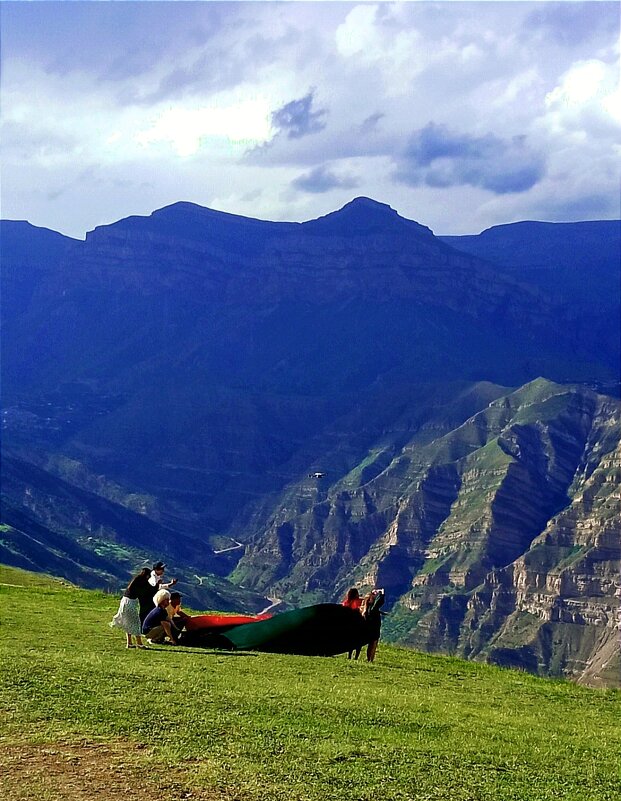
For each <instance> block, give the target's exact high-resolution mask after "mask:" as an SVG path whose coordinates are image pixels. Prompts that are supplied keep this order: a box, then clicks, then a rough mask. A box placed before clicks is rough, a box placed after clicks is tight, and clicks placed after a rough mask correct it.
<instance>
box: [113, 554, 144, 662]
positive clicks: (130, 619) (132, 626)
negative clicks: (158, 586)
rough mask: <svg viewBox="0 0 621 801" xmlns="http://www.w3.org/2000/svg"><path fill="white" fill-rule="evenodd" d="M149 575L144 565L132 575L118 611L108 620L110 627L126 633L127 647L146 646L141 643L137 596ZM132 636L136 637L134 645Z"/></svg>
mask: <svg viewBox="0 0 621 801" xmlns="http://www.w3.org/2000/svg"><path fill="white" fill-rule="evenodd" d="M150 575H151V571H150V570H149V568H148V567H145V568H143V570H141V571H140V573H139V574H138V575H137V576H134V578H133V579H132V580H131V581H130V582H129V584H128V585H127V589H126V590H125V592H124V593H123V597H122V598H121V603H120V604H119V611H118V612H117V613H116V615H115V616H114V617H113V618H112V620H111V621H110V627H111V628H119V629H123V631H124V632H125V634H126V635H127V648H146V647H147V646H146V645H143V644H142V637H141V625H140V614H139V602H138V597H139V595H140V589H141V587H142V585H143V584H145V583H146V582H148V580H149V576H150ZM132 637H135V638H136V645H134V644H133V643H132Z"/></svg>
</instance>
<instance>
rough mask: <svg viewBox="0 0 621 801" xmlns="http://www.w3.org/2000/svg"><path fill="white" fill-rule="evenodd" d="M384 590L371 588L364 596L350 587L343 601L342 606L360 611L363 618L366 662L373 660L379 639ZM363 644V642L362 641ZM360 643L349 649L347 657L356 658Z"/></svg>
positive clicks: (358, 654) (360, 648)
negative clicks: (356, 646)
mask: <svg viewBox="0 0 621 801" xmlns="http://www.w3.org/2000/svg"><path fill="white" fill-rule="evenodd" d="M384 599H385V596H384V590H371V592H370V593H369V594H368V595H365V596H364V598H362V597H361V596H360V593H359V591H358V589H357V588H356V587H352V588H351V589H350V590H348V591H347V595H346V596H345V599H344V601H343V606H347V607H349V609H355V610H356V611H357V612H360V614H361V615H362V617H363V618H364V620H365V624H366V626H365V635H366V636H365V639H366V640H367V662H373V660H374V659H375V653H376V651H377V644H378V643H379V639H380V632H381V628H382V615H383V614H384V613H383V612H382V611H381V607H382V606H383V605H384ZM363 644H364V643H363ZM361 650H362V645H360V646H359V647H358V648H354V649H353V650H351V651H349V654H348V657H347V658H348V659H351V658H352V656H353V657H354V658H355V659H358V657H359V656H360V651H361Z"/></svg>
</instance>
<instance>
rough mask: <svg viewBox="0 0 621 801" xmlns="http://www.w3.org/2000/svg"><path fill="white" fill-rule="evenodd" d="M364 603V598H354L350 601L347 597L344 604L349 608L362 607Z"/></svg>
mask: <svg viewBox="0 0 621 801" xmlns="http://www.w3.org/2000/svg"><path fill="white" fill-rule="evenodd" d="M361 605H362V598H352V599H351V601H348V600H347V598H345V600H344V601H343V606H347V607H348V608H349V609H356V610H358V609H360V607H361Z"/></svg>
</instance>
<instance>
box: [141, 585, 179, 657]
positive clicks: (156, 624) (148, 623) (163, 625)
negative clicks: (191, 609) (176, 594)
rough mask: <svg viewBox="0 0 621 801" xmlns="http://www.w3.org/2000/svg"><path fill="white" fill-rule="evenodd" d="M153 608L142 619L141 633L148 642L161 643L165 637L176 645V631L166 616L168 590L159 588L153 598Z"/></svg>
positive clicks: (168, 603)
mask: <svg viewBox="0 0 621 801" xmlns="http://www.w3.org/2000/svg"><path fill="white" fill-rule="evenodd" d="M153 603H154V604H155V608H154V609H152V610H151V611H150V612H149V614H148V615H147V616H146V618H145V619H144V623H143V624H142V633H143V634H144V635H145V636H146V637H147V638H148V640H149V642H152V643H156V644H157V645H161V644H162V643H163V642H164V640H165V639H166V637H168V638H169V640H170V641H171V642H172V644H173V645H177V635H178V631H177V629H176V628H175V626H174V625H173V624H172V623H171V621H170V620H169V618H168V612H167V607H168V606H169V605H170V593H169V592H168V590H159V591H158V592H156V593H155V596H154V598H153Z"/></svg>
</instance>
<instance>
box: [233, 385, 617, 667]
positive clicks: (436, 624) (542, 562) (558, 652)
mask: <svg viewBox="0 0 621 801" xmlns="http://www.w3.org/2000/svg"><path fill="white" fill-rule="evenodd" d="M431 431H433V428H432V427H431ZM438 433H440V436H438V437H437V438H434V434H433V433H430V430H429V429H426V430H423V431H422V432H416V433H415V434H414V436H413V437H412V438H411V439H410V441H409V442H408V443H407V444H405V445H404V446H401V447H400V448H398V449H395V448H394V443H392V444H391V445H387V444H386V443H384V444H383V446H378V447H377V448H375V449H373V450H372V451H371V452H370V453H369V454H368V456H367V457H366V458H365V459H364V460H363V461H362V462H361V463H360V464H359V465H357V466H356V467H355V468H354V469H353V470H351V471H349V473H347V474H346V475H344V476H342V477H341V478H340V479H338V480H336V481H335V482H334V483H332V485H331V486H325V485H324V488H323V491H322V490H321V489H320V488H319V487H310V486H309V483H310V482H304V483H303V484H302V485H298V486H297V487H294V488H290V490H289V491H288V492H287V494H286V495H285V496H284V497H282V498H281V499H280V500H279V502H278V503H277V504H276V505H275V507H274V508H273V509H272V510H270V516H271V519H270V520H269V521H265V520H264V519H262V518H261V516H259V517H258V519H257V520H256V523H257V528H258V531H257V535H256V538H255V540H254V541H253V542H252V543H251V544H250V545H249V546H248V548H247V550H246V554H245V555H244V557H243V558H242V560H241V562H240V563H239V565H238V567H237V573H236V575H237V578H238V580H240V581H243V583H244V584H245V585H246V586H253V587H254V588H255V589H257V590H260V591H262V592H264V593H267V594H274V595H278V596H279V597H281V596H282V597H285V598H290V599H295V600H296V601H297V602H300V601H303V600H310V599H314V598H316V597H322V595H323V596H325V595H326V594H328V595H331V597H332V598H333V599H335V600H337V599H338V598H339V597H340V596H341V595H342V594H344V591H345V590H346V588H347V587H348V586H350V585H352V584H358V585H362V586H369V587H370V586H383V587H385V588H386V591H387V594H388V597H389V598H391V599H392V601H393V602H394V605H393V608H392V613H391V616H392V619H389V621H388V625H387V628H388V630H389V631H390V633H391V636H393V637H396V638H397V639H399V640H400V641H405V642H408V643H410V644H411V645H414V646H416V647H420V648H424V649H428V650H432V651H433V650H444V651H448V652H450V653H457V654H460V655H464V656H468V657H471V658H485V659H489V660H491V661H495V662H499V663H502V664H510V665H513V666H516V665H517V666H520V667H524V668H527V669H530V670H534V671H541V672H544V673H553V674H566V675H571V676H577V677H583V678H584V680H589V681H592V680H594V678H595V675H596V674H597V676H599V680H602V681H603V680H604V677H607V678H608V680H611V679H612V678H613V677H614V675H615V671H616V670H618V667H619V662H618V654H617V652H616V651H615V649H614V647H613V642H616V643H617V644H618V636H619V628H618V624H619V620H618V613H619V599H618V590H619V569H620V567H621V564H620V561H619V560H620V558H621V524H620V519H619V481H618V479H619V476H620V473H619V469H618V459H619V451H618V445H617V442H618V434H619V404H618V403H617V402H616V401H614V400H612V399H609V398H607V397H605V396H599V395H597V394H595V393H593V392H592V391H590V390H587V389H584V388H579V387H563V386H560V385H555V384H552V383H551V382H548V381H543V380H539V381H536V382H533V383H531V384H529V385H526V386H525V387H523V388H521V389H520V390H518V391H517V392H514V393H511V394H508V395H504V396H502V395H501V396H499V397H497V398H496V399H494V400H492V401H491V402H490V403H489V405H487V406H486V407H485V408H483V409H481V410H480V411H479V412H478V413H476V414H474V415H473V416H471V417H470V418H468V419H466V420H465V421H464V422H463V423H462V424H461V425H459V426H458V427H456V428H455V429H453V430H452V431H450V432H448V433H444V432H442V431H440V432H438ZM429 437H431V439H430V441H427V440H428V438H429ZM615 448H617V450H616V451H615ZM387 451H388V452H389V453H390V455H389V456H387ZM378 461H379V464H377V465H376V469H375V473H377V474H376V475H373V471H371V472H370V473H369V472H366V474H365V471H368V470H369V468H370V467H371V465H373V464H374V463H377V462H378ZM320 481H325V479H321V480H320ZM266 523H267V524H266Z"/></svg>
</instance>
